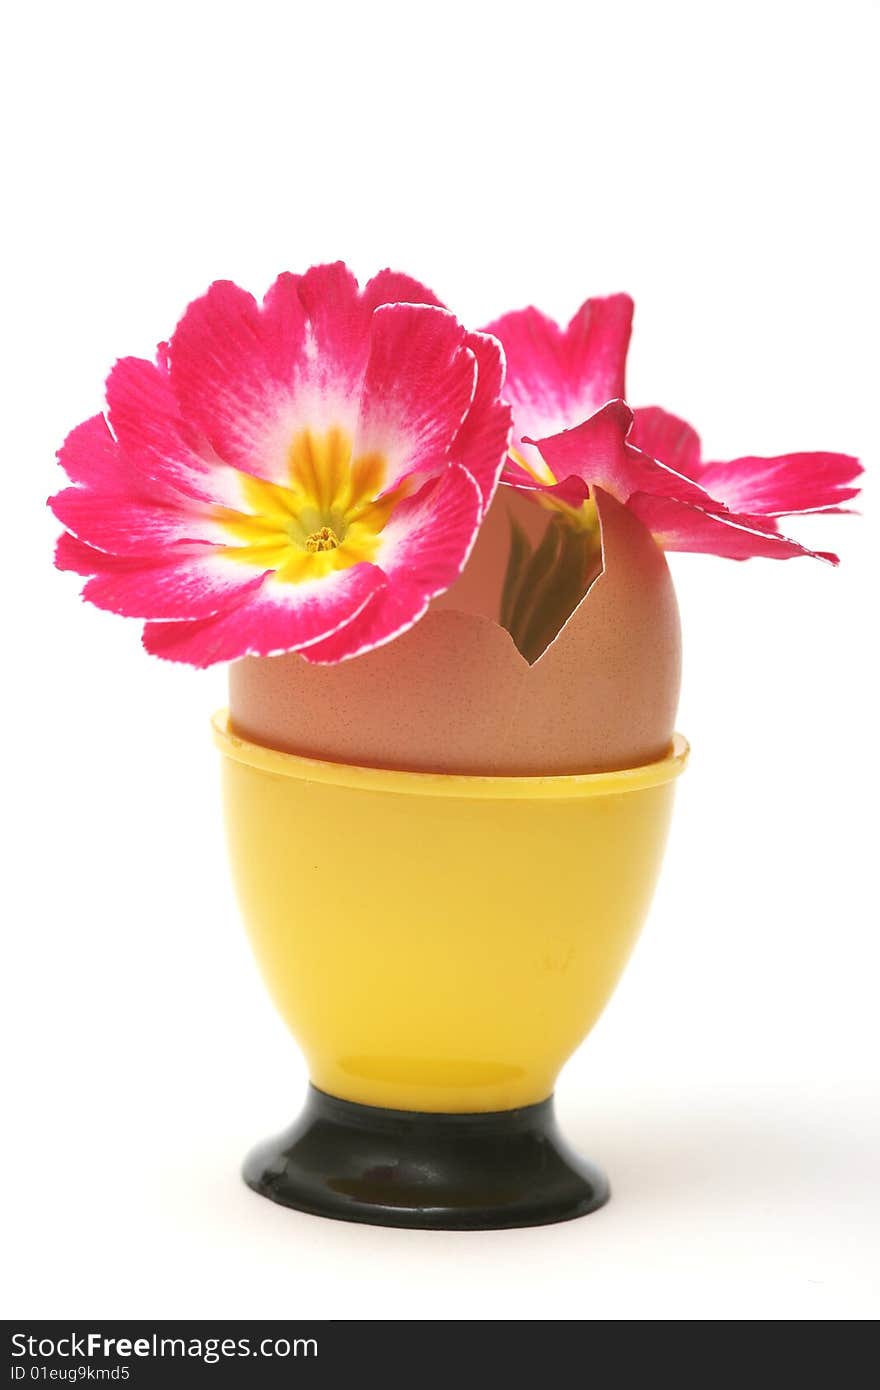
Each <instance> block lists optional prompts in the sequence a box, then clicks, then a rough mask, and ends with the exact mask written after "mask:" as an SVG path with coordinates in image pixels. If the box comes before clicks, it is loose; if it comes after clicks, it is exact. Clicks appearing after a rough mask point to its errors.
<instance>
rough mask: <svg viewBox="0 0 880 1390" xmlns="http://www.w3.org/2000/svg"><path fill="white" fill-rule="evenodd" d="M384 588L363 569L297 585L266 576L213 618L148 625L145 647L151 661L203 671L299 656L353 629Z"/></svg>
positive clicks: (373, 572) (376, 574)
mask: <svg viewBox="0 0 880 1390" xmlns="http://www.w3.org/2000/svg"><path fill="white" fill-rule="evenodd" d="M384 584H385V577H384V575H383V574H382V572H381V570H379V569H377V568H376V566H375V565H371V564H363V563H362V564H357V565H351V566H350V567H349V568H348V569H341V570H335V571H333V572H331V573H330V574H327V575H325V576H324V577H323V578H320V579H314V580H306V581H304V582H302V583H299V584H293V583H287V582H285V581H283V580H278V579H275V578H274V576H270V577H268V578H267V579H265V580H264V581H263V583H262V584H261V585H260V587H259V588H258V589H256V590H255V591H254V592H253V593H250V594H248V595H247V596H246V597H244V598H243V599H241V600H240V601H238V602H237V603H236V604H235V606H234V607H232V608H230V609H228V610H227V611H226V612H222V613H220V614H218V615H217V617H214V618H208V619H205V620H204V621H201V622H198V621H196V622H169V623H166V622H161V623H156V622H151V623H147V625H146V627H145V628H144V638H143V641H144V646H145V647H146V649H147V651H148V652H151V653H152V654H153V655H154V656H161V657H164V658H165V659H166V660H168V661H182V662H186V663H187V664H188V665H190V666H201V667H203V666H212V665H213V664H214V663H215V662H218V661H237V660H238V659H239V658H240V657H243V656H276V655H278V654H279V653H281V652H289V651H303V650H304V649H306V648H308V647H310V646H311V645H312V644H313V643H316V642H319V641H321V640H323V639H324V638H326V637H329V636H331V635H332V634H333V633H335V632H338V631H340V630H341V629H343V628H345V627H347V626H348V625H349V624H354V623H355V622H356V621H357V619H358V616H359V614H360V613H361V612H362V611H363V609H364V608H365V607H366V606H367V604H368V603H369V602H370V599H371V598H372V597H373V595H374V594H375V593H376V592H377V591H378V590H380V589H381V588H383V586H384Z"/></svg>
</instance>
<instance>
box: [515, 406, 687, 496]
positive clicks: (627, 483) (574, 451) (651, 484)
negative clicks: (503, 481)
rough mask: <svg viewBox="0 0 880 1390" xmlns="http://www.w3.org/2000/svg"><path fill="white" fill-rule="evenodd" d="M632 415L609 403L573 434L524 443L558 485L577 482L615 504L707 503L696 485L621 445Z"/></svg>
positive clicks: (623, 408)
mask: <svg viewBox="0 0 880 1390" xmlns="http://www.w3.org/2000/svg"><path fill="white" fill-rule="evenodd" d="M631 425H632V411H631V410H630V408H629V406H627V405H626V404H625V402H624V401H609V403H608V404H607V405H606V406H603V408H602V409H601V410H599V411H597V412H596V414H595V415H591V416H590V418H589V419H588V420H585V421H584V422H583V424H581V425H578V426H577V427H576V428H575V429H571V430H563V431H562V432H561V434H557V435H553V436H552V437H551V438H549V439H538V440H528V441H527V442H528V443H533V444H536V445H537V447H538V449H539V450H540V453H541V457H542V458H543V459H545V460H546V462H547V463H548V464H549V466H550V468H551V469H552V470H553V473H554V476H555V477H556V478H557V479H558V480H559V481H560V482H562V481H564V480H565V479H567V478H573V477H575V478H581V479H583V481H584V482H586V483H589V484H595V485H596V486H597V487H601V488H603V489H604V490H605V492H610V493H611V495H612V496H613V497H616V498H617V500H618V501H619V502H626V500H627V499H628V498H629V497H630V496H631V494H632V493H634V492H650V493H658V494H660V495H662V496H670V497H681V498H690V499H691V500H692V501H695V502H700V501H702V502H709V501H710V499H709V498H708V496H707V494H706V493H705V492H704V491H703V489H702V488H701V487H698V486H697V484H696V483H693V482H691V480H690V479H689V478H685V477H684V476H683V475H682V474H680V473H676V472H674V471H673V470H672V469H671V468H667V467H666V466H665V465H664V464H662V463H659V462H657V461H656V460H655V459H653V458H649V457H648V455H647V454H643V453H642V452H641V451H640V450H639V449H634V448H633V447H632V445H631V444H629V442H628V440H627V435H628V434H629V431H630V427H631Z"/></svg>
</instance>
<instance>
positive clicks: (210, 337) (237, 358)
mask: <svg viewBox="0 0 880 1390" xmlns="http://www.w3.org/2000/svg"><path fill="white" fill-rule="evenodd" d="M291 279H292V277H280V280H279V281H278V282H276V285H275V286H273V289H272V291H270V294H269V296H267V301H268V306H269V307H268V312H267V313H266V314H265V315H263V314H261V312H260V309H259V307H258V305H257V302H256V300H255V299H254V298H253V296H252V295H250V294H248V293H246V291H245V290H242V289H239V288H238V286H237V285H233V284H232V283H231V282H230V281H224V280H218V281H217V282H215V284H213V285H211V287H210V289H209V290H208V292H207V293H206V294H204V295H202V297H201V298H200V299H197V300H195V301H194V302H193V303H192V304H190V306H189V308H188V309H187V310H186V313H185V314H184V316H183V318H182V319H181V321H180V323H179V324H178V326H177V328H176V329H175V331H174V334H173V336H172V338H171V342H170V344H169V358H170V363H171V383H172V386H173V388H174V394H175V395H176V397H177V399H178V401H179V402H180V406H181V410H182V412H183V414H184V416H185V417H186V418H187V419H188V420H190V421H191V422H192V423H193V424H194V425H195V426H197V427H198V429H199V430H200V431H201V432H202V433H203V434H204V435H205V436H206V438H207V439H208V440H209V441H210V443H211V445H212V446H213V448H214V449H215V450H216V451H217V453H218V454H219V455H220V457H221V458H223V459H224V460H225V461H226V462H227V463H231V464H233V465H234V466H235V467H237V468H242V469H244V470H245V471H246V472H249V473H254V474H256V475H257V476H258V477H263V478H267V479H268V480H269V481H279V482H283V481H286V477H287V450H288V449H289V447H290V442H291V440H292V438H293V435H294V432H295V429H296V426H297V423H299V424H303V423H305V422H304V421H302V419H299V421H298V420H297V416H296V408H295V402H296V386H297V378H298V376H299V375H301V373H302V371H303V369H304V364H305V352H306V348H305V332H306V324H305V312H304V310H303V308H302V305H301V304H300V301H299V297H298V295H297V294H296V292H295V285H293V284H291Z"/></svg>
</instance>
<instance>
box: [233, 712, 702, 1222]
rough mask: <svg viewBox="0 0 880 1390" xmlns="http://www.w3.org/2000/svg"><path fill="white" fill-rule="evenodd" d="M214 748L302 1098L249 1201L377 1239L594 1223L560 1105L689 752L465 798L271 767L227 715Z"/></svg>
mask: <svg viewBox="0 0 880 1390" xmlns="http://www.w3.org/2000/svg"><path fill="white" fill-rule="evenodd" d="M214 733H215V738H216V741H217V743H218V745H219V747H220V749H221V751H222V753H223V754H224V759H223V763H224V798H225V812H226V824H227V832H228V841H229V853H230V858H231V862H232V869H233V876H234V879H235V883H236V888H237V892H238V897H239V902H240V905H241V910H242V914H243V917H244V921H245V924H246V927H247V931H248V934H249V936H250V940H251V944H252V946H253V949H254V952H255V955H256V957H257V961H258V963H259V966H260V969H261V971H262V974H263V977H264V979H265V982H266V985H267V987H268V989H269V992H270V994H271V996H272V998H273V1000H274V1002H275V1004H276V1006H277V1008H278V1010H279V1012H280V1013H281V1015H282V1017H283V1018H284V1020H285V1022H286V1023H287V1025H288V1027H289V1028H290V1030H291V1032H292V1033H293V1035H294V1037H295V1038H296V1040H297V1042H298V1043H299V1045H300V1047H301V1048H302V1050H303V1052H304V1054H305V1057H306V1060H307V1063H308V1067H309V1073H310V1076H311V1081H312V1085H311V1086H310V1088H309V1094H308V1099H307V1101H306V1105H305V1109H304V1111H303V1112H302V1114H301V1115H300V1116H299V1118H298V1119H297V1120H296V1121H295V1122H294V1124H293V1125H292V1127H291V1128H290V1129H289V1130H288V1131H286V1132H285V1133H284V1134H282V1135H280V1136H279V1137H277V1138H275V1139H272V1140H269V1141H267V1142H266V1143H264V1144H262V1145H260V1146H259V1147H258V1148H257V1149H255V1150H254V1152H253V1153H252V1154H251V1155H250V1156H249V1157H248V1159H247V1161H246V1163H245V1168H244V1177H245V1180H246V1182H247V1183H248V1184H249V1185H250V1186H251V1187H252V1188H253V1189H254V1190H255V1191H257V1192H259V1193H262V1194H263V1195H264V1196H266V1197H270V1198H271V1199H272V1200H273V1201H276V1202H280V1203H282V1204H283V1205H285V1206H289V1207H295V1208H297V1209H298V1210H300V1211H307V1212H311V1213H314V1214H315V1215H320V1216H329V1217H336V1218H339V1219H343V1220H348V1221H363V1222H370V1223H373V1224H376V1225H383V1226H410V1227H421V1228H431V1227H432V1228H445V1229H451V1230H465V1229H473V1230H480V1229H482V1230H489V1229H496V1228H501V1227H510V1226H530V1225H542V1224H545V1223H548V1222H553V1221H565V1220H568V1219H570V1218H572V1217H575V1216H582V1215H585V1214H586V1213H587V1212H590V1211H593V1210H595V1209H596V1208H597V1207H599V1206H601V1205H602V1204H603V1203H604V1202H605V1201H607V1199H608V1195H609V1189H608V1183H607V1181H606V1179H605V1177H604V1175H603V1174H602V1173H601V1172H600V1171H599V1169H598V1168H596V1167H595V1166H594V1165H593V1164H591V1163H589V1162H587V1161H586V1160H583V1159H581V1158H579V1157H578V1156H577V1155H575V1154H574V1153H573V1152H572V1151H571V1150H570V1149H569V1148H568V1146H567V1144H566V1143H565V1141H564V1140H563V1139H562V1137H561V1136H560V1134H559V1133H558V1130H557V1128H556V1124H555V1120H554V1116H553V1087H554V1084H555V1081H556V1076H557V1074H558V1072H559V1070H560V1068H561V1066H562V1065H563V1063H564V1062H565V1061H566V1059H567V1058H568V1057H569V1056H570V1055H571V1054H572V1052H574V1050H575V1049H576V1048H577V1046H578V1045H579V1043H580V1042H581V1041H582V1040H583V1038H584V1037H585V1036H586V1035H587V1033H588V1032H589V1030H590V1028H591V1027H592V1026H593V1024H594V1023H595V1021H596V1019H597V1018H598V1016H599V1014H600V1013H601V1011H602V1009H603V1007H604V1006H605V1004H606V1002H607V1001H608V999H609V998H610V996H611V993H612V991H613V989H614V987H615V985H616V983H617V980H618V979H619V977H620V974H621V972H622V970H623V968H624V966H625V964H626V961H627V958H628V956H629V954H630V951H631V950H632V947H633V945H634V943H635V940H636V937H637V935H638V932H639V930H640V928H641V926H642V923H643V921H644V918H645V916H646V914H647V911H648V907H649V904H650V900H651V896H652V893H653V890H654V885H655V882H656V879H657V874H658V872H659V868H660V863H661V860H662V857H663V850H664V845H665V841H666V834H667V829H668V825H669V819H670V814H671V811H672V800H673V792H674V783H675V779H676V777H677V776H678V774H679V773H680V772H681V771H682V769H683V768H684V765H685V762H686V759H687V752H688V749H687V744H686V743H685V741H684V739H682V738H680V737H678V736H676V738H675V740H674V743H673V746H672V748H671V750H670V752H669V754H668V756H667V757H666V758H664V759H663V760H662V761H660V762H655V763H651V764H649V765H648V766H645V767H637V768H630V769H626V770H624V771H621V772H606V773H593V774H585V775H577V776H553V777H480V776H459V775H454V774H443V773H436V774H435V773H426V772H393V771H383V770H381V769H377V768H368V767H354V766H348V765H345V764H337V763H329V762H319V761H316V760H314V759H311V758H302V757H297V756H295V755H293V754H289V753H280V752H276V751H274V750H272V749H269V748H265V747H262V746H261V745H258V744H255V743H250V742H248V741H246V740H244V739H241V738H238V737H236V735H235V734H234V733H232V732H231V730H230V728H229V724H228V719H227V716H226V715H225V714H220V715H217V716H216V717H215V720H214Z"/></svg>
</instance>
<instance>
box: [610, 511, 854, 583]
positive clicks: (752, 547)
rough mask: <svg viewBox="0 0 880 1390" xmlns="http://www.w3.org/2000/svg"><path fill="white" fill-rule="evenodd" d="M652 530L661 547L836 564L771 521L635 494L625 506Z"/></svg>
mask: <svg viewBox="0 0 880 1390" xmlns="http://www.w3.org/2000/svg"><path fill="white" fill-rule="evenodd" d="M627 505H628V506H629V508H630V510H631V511H633V512H634V513H635V515H636V516H637V517H638V518H639V519H640V520H641V521H642V522H643V523H644V524H645V526H647V527H648V529H649V531H651V532H652V534H653V536H654V539H655V540H656V541H657V543H658V545H661V546H662V547H663V549H664V550H684V551H695V552H698V553H700V554H705V555H720V556H723V557H724V558H725V559H728V560H748V559H751V558H753V557H756V556H765V557H766V558H767V559H769V560H789V559H792V558H793V557H795V556H798V555H809V556H811V557H812V558H813V559H816V560H827V561H828V562H829V563H830V564H832V565H836V564H837V563H838V557H837V556H836V555H834V554H832V553H831V552H830V551H824V550H823V551H815V550H807V549H806V547H805V546H802V545H799V544H798V543H797V541H792V540H789V539H788V538H787V537H786V536H780V535H778V534H777V533H776V531H775V526H774V523H773V522H772V521H767V520H766V519H765V518H763V517H756V516H745V515H741V514H738V513H734V512H728V511H723V510H717V511H714V512H711V511H706V510H704V509H703V508H701V507H695V506H692V505H690V504H689V503H687V502H680V501H677V500H676V499H675V498H672V497H658V496H649V495H647V494H646V493H636V494H635V496H633V497H630V499H629V502H628V504H627Z"/></svg>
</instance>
